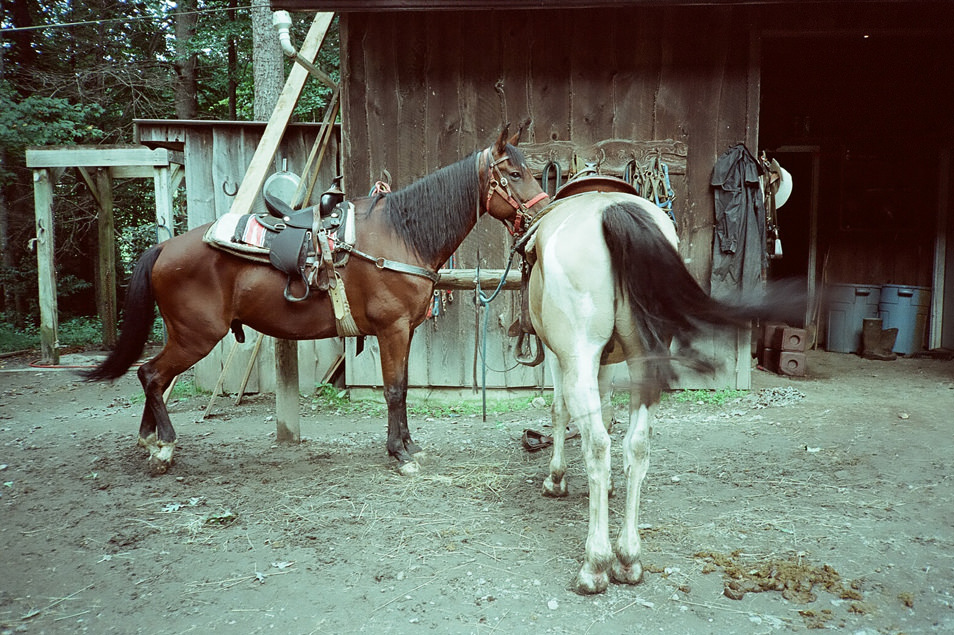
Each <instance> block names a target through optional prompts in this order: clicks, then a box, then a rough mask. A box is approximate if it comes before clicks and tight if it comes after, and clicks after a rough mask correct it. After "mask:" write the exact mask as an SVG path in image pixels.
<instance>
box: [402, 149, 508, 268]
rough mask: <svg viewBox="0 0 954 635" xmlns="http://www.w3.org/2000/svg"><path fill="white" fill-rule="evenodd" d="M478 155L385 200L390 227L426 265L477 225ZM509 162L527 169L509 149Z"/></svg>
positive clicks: (475, 154) (415, 183)
mask: <svg viewBox="0 0 954 635" xmlns="http://www.w3.org/2000/svg"><path fill="white" fill-rule="evenodd" d="M477 154H478V153H477V152H474V153H472V154H470V155H469V156H467V157H466V158H464V159H461V160H460V161H458V162H457V163H453V164H451V165H448V166H446V167H443V168H441V169H439V170H437V171H436V172H433V173H431V174H429V175H427V176H425V177H423V178H422V179H420V180H418V181H415V182H414V183H412V184H411V185H409V186H407V187H405V188H403V189H401V190H397V191H395V192H392V193H391V194H388V195H387V196H386V197H385V198H384V204H385V208H384V218H385V219H386V220H387V223H388V225H390V227H391V228H392V229H393V230H394V231H395V232H396V233H397V235H398V236H400V237H401V239H402V240H403V241H404V242H405V243H407V245H408V246H409V247H411V249H413V250H414V252H415V253H416V254H417V255H418V256H419V257H420V258H421V259H422V260H424V261H425V262H430V261H432V260H434V259H435V258H436V257H437V256H438V255H439V254H440V253H441V252H442V251H443V250H444V248H445V247H446V245H447V241H448V239H454V238H459V237H460V238H462V237H463V232H464V228H465V227H467V225H468V223H475V222H476V220H477V212H478V209H479V208H478V205H479V203H480V202H479V200H478V197H479V195H480V191H479V190H480V180H479V177H478V173H477ZM507 158H508V159H509V160H510V161H511V162H512V163H513V164H515V165H520V166H523V165H525V164H526V159H525V158H524V156H523V153H521V152H520V150H518V149H517V148H515V147H514V146H512V145H510V144H508V145H507Z"/></svg>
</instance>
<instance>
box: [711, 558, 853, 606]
mask: <svg viewBox="0 0 954 635" xmlns="http://www.w3.org/2000/svg"><path fill="white" fill-rule="evenodd" d="M695 557H696V558H701V559H703V560H705V561H706V564H705V565H704V566H703V568H702V572H703V573H712V572H713V571H715V570H716V569H722V572H723V576H724V581H725V589H724V591H723V593H724V595H725V596H726V597H727V598H730V599H733V600H741V599H742V598H743V597H744V596H745V594H746V593H762V592H765V591H779V592H781V594H782V597H783V598H785V599H786V600H788V601H790V602H794V603H796V604H808V603H810V602H814V601H815V600H816V599H818V596H817V595H816V594H815V592H814V589H815V587H816V585H817V586H820V587H821V588H823V589H824V590H826V591H828V592H829V593H831V594H832V595H836V596H838V597H839V598H842V599H850V600H861V599H862V596H861V593H860V592H859V590H858V589H859V587H860V585H859V584H858V582H856V581H849V582H848V585H847V586H846V585H845V583H844V582H842V579H841V576H840V575H839V573H838V572H837V571H835V570H834V569H833V568H832V567H830V566H829V565H827V564H826V565H823V566H821V567H813V566H811V565H809V564H806V563H804V562H803V561H802V560H801V559H799V558H792V559H788V560H779V559H772V560H768V561H766V562H761V563H758V562H756V563H746V562H742V561H741V560H740V552H738V551H734V552H733V553H732V554H731V555H726V554H722V553H717V552H713V551H703V552H699V553H697V554H695Z"/></svg>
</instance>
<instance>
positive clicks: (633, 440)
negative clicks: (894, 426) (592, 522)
mask: <svg viewBox="0 0 954 635" xmlns="http://www.w3.org/2000/svg"><path fill="white" fill-rule="evenodd" d="M630 398H631V399H633V400H634V403H635V400H636V398H637V396H636V395H635V394H633V395H631V397H630ZM651 419H652V413H651V411H650V409H649V408H648V407H647V406H646V405H645V404H639V408H638V409H637V408H634V407H633V406H630V421H629V430H628V431H627V432H626V438H625V439H624V440H623V473H624V474H625V476H626V505H625V509H624V518H623V526H622V528H621V529H620V532H619V541H618V542H617V544H616V562H615V563H614V564H613V579H614V580H616V581H617V582H622V583H624V584H636V583H637V582H639V581H640V579H641V578H642V575H643V569H642V565H641V564H640V562H639V557H640V552H641V549H642V547H641V544H640V540H639V494H640V489H641V488H642V484H643V479H645V478H646V472H647V470H648V469H649V425H650V421H651Z"/></svg>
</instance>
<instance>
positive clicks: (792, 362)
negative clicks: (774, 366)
mask: <svg viewBox="0 0 954 635" xmlns="http://www.w3.org/2000/svg"><path fill="white" fill-rule="evenodd" d="M806 366H807V360H806V359H805V353H797V352H794V351H780V352H779V355H778V371H777V372H778V374H779V375H788V376H790V377H804V376H805V369H806Z"/></svg>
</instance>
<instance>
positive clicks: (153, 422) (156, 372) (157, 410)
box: [136, 335, 214, 474]
mask: <svg viewBox="0 0 954 635" xmlns="http://www.w3.org/2000/svg"><path fill="white" fill-rule="evenodd" d="M197 339H198V338H197ZM213 345H214V342H213ZM211 348H212V346H211V345H210V346H209V350H211ZM207 353H208V351H205V352H204V353H201V354H199V352H195V353H192V354H189V353H188V352H187V351H186V350H184V349H182V348H180V347H178V346H177V345H176V344H175V340H174V339H173V337H172V336H171V335H170V338H169V341H168V342H167V343H166V346H165V347H164V348H163V349H162V351H161V352H160V353H159V354H158V355H157V356H156V357H154V358H153V359H151V360H149V361H148V362H146V363H145V364H143V365H142V366H140V367H139V370H138V371H137V373H136V374H137V376H138V377H139V383H141V384H142V389H143V392H144V393H145V395H146V404H145V406H144V407H143V413H142V422H141V423H140V426H139V445H141V446H142V447H144V448H146V449H147V450H148V451H149V467H150V469H151V470H152V471H153V472H154V473H156V474H164V473H165V472H166V471H167V470H168V469H169V467H171V466H172V461H173V456H172V455H173V453H174V451H175V447H176V438H177V437H176V431H175V429H174V428H173V427H172V420H171V419H170V418H169V411H168V410H167V409H166V403H165V400H164V399H163V393H164V392H165V391H166V389H167V388H168V387H169V385H170V384H171V383H172V380H173V379H175V377H176V376H177V375H179V374H180V373H183V372H185V371H186V370H188V369H189V368H190V367H191V366H192V365H193V364H194V363H195V362H196V361H198V360H199V359H201V358H202V357H204V356H205V355H206V354H207Z"/></svg>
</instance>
